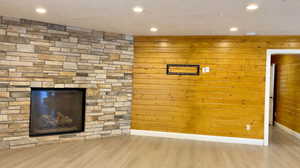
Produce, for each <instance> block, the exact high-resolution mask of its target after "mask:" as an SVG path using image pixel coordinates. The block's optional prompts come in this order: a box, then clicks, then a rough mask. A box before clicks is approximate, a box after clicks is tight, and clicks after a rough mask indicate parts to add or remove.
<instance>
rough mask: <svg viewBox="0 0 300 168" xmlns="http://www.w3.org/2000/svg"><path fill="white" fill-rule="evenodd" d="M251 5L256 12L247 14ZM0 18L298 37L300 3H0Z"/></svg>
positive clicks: (123, 29) (135, 30)
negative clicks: (40, 9) (138, 8)
mask: <svg viewBox="0 0 300 168" xmlns="http://www.w3.org/2000/svg"><path fill="white" fill-rule="evenodd" d="M250 2H256V3H258V4H259V7H260V8H259V10H257V11H255V12H249V11H246V10H245V7H246V5H247V4H248V3H250ZM136 5H139V6H143V7H144V12H143V13H142V14H136V13H133V12H132V7H134V6H136ZM36 7H44V8H46V9H47V11H48V12H47V13H46V14H44V15H39V14H37V13H36V12H35V8H36ZM0 15H4V16H14V17H19V18H26V19H33V20H39V21H45V22H51V23H57V24H65V25H71V26H80V27H83V28H92V29H96V30H103V31H108V32H118V33H128V34H133V35H245V34H246V33H247V32H256V33H257V34H258V35H300V22H299V19H300V0H0ZM151 26H155V27H158V28H159V31H158V32H156V33H151V32H150V31H149V29H150V27H151ZM232 26H236V27H239V31H238V32H234V33H232V32H230V31H229V28H230V27H232Z"/></svg>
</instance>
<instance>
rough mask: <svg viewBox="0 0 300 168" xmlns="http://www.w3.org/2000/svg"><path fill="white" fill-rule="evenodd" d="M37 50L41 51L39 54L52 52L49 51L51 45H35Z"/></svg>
mask: <svg viewBox="0 0 300 168" xmlns="http://www.w3.org/2000/svg"><path fill="white" fill-rule="evenodd" d="M35 52H36V53H39V54H51V52H50V51H49V47H45V46H37V45H36V46H35Z"/></svg>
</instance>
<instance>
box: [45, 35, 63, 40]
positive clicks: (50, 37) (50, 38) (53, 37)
mask: <svg viewBox="0 0 300 168" xmlns="http://www.w3.org/2000/svg"><path fill="white" fill-rule="evenodd" d="M61 39H62V37H61V36H54V35H52V36H50V35H49V36H48V35H47V36H44V40H49V41H61Z"/></svg>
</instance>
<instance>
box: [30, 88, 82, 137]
mask: <svg viewBox="0 0 300 168" xmlns="http://www.w3.org/2000/svg"><path fill="white" fill-rule="evenodd" d="M85 94H86V90H85V89H72V88H64V89H62V88H32V89H31V103H30V104H31V108H30V126H29V135H30V136H41V135H54V134H63V133H74V132H83V131H84V118H85Z"/></svg>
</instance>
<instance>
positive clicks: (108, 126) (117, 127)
mask: <svg viewBox="0 0 300 168" xmlns="http://www.w3.org/2000/svg"><path fill="white" fill-rule="evenodd" d="M113 129H120V126H119V125H104V126H103V130H105V131H106V130H113Z"/></svg>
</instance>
